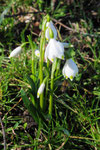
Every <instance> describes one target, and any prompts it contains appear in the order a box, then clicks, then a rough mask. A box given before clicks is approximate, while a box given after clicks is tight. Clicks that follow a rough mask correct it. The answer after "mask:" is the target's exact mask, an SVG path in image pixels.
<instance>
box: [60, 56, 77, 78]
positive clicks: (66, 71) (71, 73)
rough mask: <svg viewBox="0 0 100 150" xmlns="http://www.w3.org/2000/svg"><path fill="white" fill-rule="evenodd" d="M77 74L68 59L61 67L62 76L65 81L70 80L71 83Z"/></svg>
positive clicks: (70, 60) (75, 67)
mask: <svg viewBox="0 0 100 150" xmlns="http://www.w3.org/2000/svg"><path fill="white" fill-rule="evenodd" d="M77 73H78V67H77V65H76V64H75V62H74V61H73V60H72V59H68V60H67V61H66V63H65V65H64V67H63V70H62V74H63V75H64V77H65V78H66V79H67V78H70V80H71V81H72V80H73V78H74V77H75V76H76V74H77Z"/></svg>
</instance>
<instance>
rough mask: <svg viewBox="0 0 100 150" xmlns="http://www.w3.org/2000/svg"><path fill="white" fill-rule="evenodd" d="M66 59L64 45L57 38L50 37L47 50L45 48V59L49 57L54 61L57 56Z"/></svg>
mask: <svg viewBox="0 0 100 150" xmlns="http://www.w3.org/2000/svg"><path fill="white" fill-rule="evenodd" d="M56 57H57V58H60V59H64V46H63V44H62V43H61V42H59V41H56V40H55V39H50V41H49V43H48V45H47V47H46V50H45V60H46V62H47V58H48V59H49V60H50V61H51V62H53V61H54V59H55V58H56Z"/></svg>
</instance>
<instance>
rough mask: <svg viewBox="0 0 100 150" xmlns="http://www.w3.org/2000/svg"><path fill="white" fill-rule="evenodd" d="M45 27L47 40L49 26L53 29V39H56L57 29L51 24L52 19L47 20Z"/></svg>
mask: <svg viewBox="0 0 100 150" xmlns="http://www.w3.org/2000/svg"><path fill="white" fill-rule="evenodd" d="M46 27H47V29H46V32H45V37H46V39H47V40H49V39H50V34H49V28H51V30H52V31H53V34H54V39H56V37H57V30H56V28H55V26H54V25H53V23H52V21H50V22H47V23H46Z"/></svg>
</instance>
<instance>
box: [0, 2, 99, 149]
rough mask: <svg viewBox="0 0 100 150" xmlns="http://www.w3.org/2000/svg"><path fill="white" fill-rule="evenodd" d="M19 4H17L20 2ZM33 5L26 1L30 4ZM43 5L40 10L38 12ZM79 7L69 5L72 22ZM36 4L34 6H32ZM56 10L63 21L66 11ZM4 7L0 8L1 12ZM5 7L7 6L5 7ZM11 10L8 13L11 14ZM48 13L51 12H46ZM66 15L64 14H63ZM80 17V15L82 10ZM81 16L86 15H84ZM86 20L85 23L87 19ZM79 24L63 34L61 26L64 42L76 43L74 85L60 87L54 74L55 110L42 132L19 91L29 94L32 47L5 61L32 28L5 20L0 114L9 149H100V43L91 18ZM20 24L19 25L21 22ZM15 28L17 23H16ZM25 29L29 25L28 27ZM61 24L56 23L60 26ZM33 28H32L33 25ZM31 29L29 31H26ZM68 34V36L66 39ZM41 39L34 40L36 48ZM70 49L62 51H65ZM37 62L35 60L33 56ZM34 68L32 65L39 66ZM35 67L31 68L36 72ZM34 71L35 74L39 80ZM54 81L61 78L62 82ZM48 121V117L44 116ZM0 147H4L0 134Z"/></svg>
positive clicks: (0, 54) (0, 44)
mask: <svg viewBox="0 0 100 150" xmlns="http://www.w3.org/2000/svg"><path fill="white" fill-rule="evenodd" d="M18 2H20V3H18ZM18 2H17V1H16V5H15V7H14V6H13V7H14V8H13V9H14V13H16V12H17V8H16V6H18V5H19V6H20V5H21V4H22V2H21V1H18ZM30 4H31V2H30V3H28V1H27V2H26V5H27V6H30ZM42 5H43V4H41V5H39V8H40V9H42ZM76 5H77V8H79V7H81V8H82V4H80V3H77V4H72V5H71V6H72V7H73V6H74V9H73V11H71V9H70V10H69V9H68V8H70V6H67V9H68V12H70V18H71V17H72V18H76V15H74V12H75V14H77V11H76ZM36 6H38V3H37V4H36ZM59 7H60V4H59V5H58V6H57V8H56V10H55V11H54V13H53V17H56V19H58V18H60V17H62V21H63V22H64V23H65V22H66V21H65V20H63V17H64V16H66V14H59V12H61V11H62V12H64V11H63V10H65V7H63V5H62V7H60V9H61V8H62V9H61V10H60V9H59ZM3 8H4V7H2V11H3V10H4V9H3ZM5 8H6V7H5ZM11 11H12V10H9V12H10V13H11ZM47 11H49V10H47ZM65 12H66V11H65ZM79 12H80V14H79V17H80V16H81V15H82V11H81V9H80V11H79ZM84 15H85V14H84ZM85 18H86V20H85ZM82 19H83V20H81V19H80V20H79V21H78V19H77V23H76V22H75V23H76V24H74V25H73V23H72V22H71V21H70V22H69V24H68V22H67V25H69V26H70V28H72V29H73V30H74V29H75V30H77V32H71V31H70V33H69V32H68V31H66V30H65V29H64V28H63V27H61V28H60V27H59V30H60V31H61V36H63V37H64V41H67V42H70V43H72V44H73V45H74V47H73V51H75V53H73V57H74V59H75V60H76V61H77V64H78V67H79V74H78V76H77V77H76V78H75V79H74V81H73V83H72V82H71V81H69V80H68V81H67V83H66V84H65V85H63V81H64V79H63V78H62V76H60V75H59V76H58V77H57V79H56V81H55V84H54V88H55V90H54V93H53V96H54V108H53V112H54V113H53V121H52V123H51V124H50V125H49V126H48V128H43V126H42V125H41V122H40V124H39V125H38V126H37V124H36V123H35V122H34V120H33V119H32V117H31V115H30V114H29V113H28V112H27V111H26V108H25V106H24V104H23V102H22V99H21V93H20V90H21V88H22V87H23V89H24V90H25V91H26V93H27V96H29V91H30V83H29V81H28V80H27V75H31V55H32V52H31V47H30V46H28V45H25V46H24V48H23V51H22V53H21V55H20V56H19V57H18V58H15V59H13V61H10V60H9V59H8V58H7V57H8V56H9V54H10V52H11V51H12V50H13V49H14V48H15V47H17V46H19V45H20V44H22V43H23V42H25V41H28V38H27V35H28V34H30V33H31V31H30V26H27V25H26V24H24V25H25V26H22V27H21V28H20V29H18V27H17V26H16V27H15V25H16V24H15V21H16V20H17V19H16V18H5V19H4V20H3V21H2V24H1V31H0V33H1V34H0V35H1V36H2V37H1V39H0V112H1V113H2V115H1V116H2V121H3V124H4V126H5V131H6V141H7V146H8V149H15V148H18V147H20V148H21V149H23V148H24V149H25V148H29V147H30V148H34V149H62V150H66V149H68V150H69V149H89V150H93V149H99V147H100V123H99V122H100V107H99V105H100V52H99V49H100V41H99V31H98V28H97V30H96V29H95V26H94V25H93V22H92V19H89V20H88V18H87V16H84V18H82ZM19 23H20V22H19ZM17 25H18V24H17ZM26 26H27V27H26ZM58 26H59V25H58ZM33 28H34V27H33ZM28 31H29V32H28ZM84 33H88V34H84ZM67 34H68V35H67ZM39 39H40V37H34V35H33V41H34V40H35V41H36V46H37V47H38V41H39ZM67 50H68V49H66V51H67ZM36 61H37V62H38V59H37V58H36ZM37 67H38V66H36V68H37ZM36 68H35V69H36ZM38 74H39V73H38V71H36V76H38ZM58 79H61V80H60V81H59V80H58ZM46 118H47V119H49V118H48V116H46ZM0 141H2V142H1V143H0V147H1V149H3V138H2V132H1V131H0Z"/></svg>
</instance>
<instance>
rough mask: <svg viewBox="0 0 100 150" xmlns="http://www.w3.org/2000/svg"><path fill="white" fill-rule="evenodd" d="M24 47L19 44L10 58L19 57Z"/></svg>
mask: <svg viewBox="0 0 100 150" xmlns="http://www.w3.org/2000/svg"><path fill="white" fill-rule="evenodd" d="M21 50H22V47H21V46H18V47H17V48H15V49H14V50H13V51H12V52H11V53H10V56H9V58H11V57H17V56H18V55H19V54H20V53H21Z"/></svg>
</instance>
